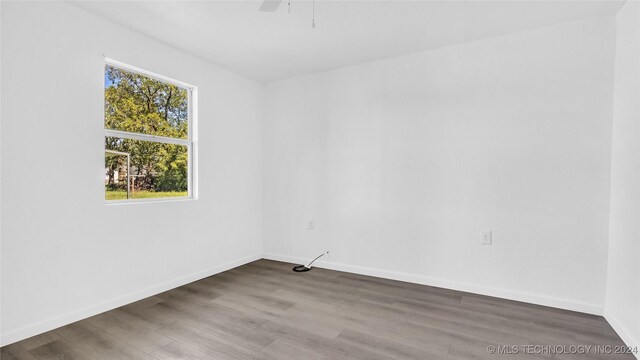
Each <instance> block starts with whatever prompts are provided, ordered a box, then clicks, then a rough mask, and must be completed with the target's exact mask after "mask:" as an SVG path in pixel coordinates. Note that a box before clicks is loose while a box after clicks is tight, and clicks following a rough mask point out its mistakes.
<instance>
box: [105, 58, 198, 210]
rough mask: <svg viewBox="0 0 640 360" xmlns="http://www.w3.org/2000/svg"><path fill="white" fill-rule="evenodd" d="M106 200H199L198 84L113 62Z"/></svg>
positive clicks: (108, 79) (108, 72)
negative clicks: (196, 177)
mask: <svg viewBox="0 0 640 360" xmlns="http://www.w3.org/2000/svg"><path fill="white" fill-rule="evenodd" d="M104 81H105V84H104V104H105V107H104V132H105V138H104V141H105V143H104V145H105V147H104V149H105V152H104V155H105V162H104V163H105V187H104V189H105V199H106V200H107V201H108V202H129V201H130V202H134V201H140V200H141V199H142V200H150V199H156V200H157V199H184V198H194V186H193V178H194V176H193V174H194V171H193V170H194V169H193V164H194V161H193V157H194V140H193V133H194V129H193V127H194V125H193V115H192V113H193V108H192V104H193V98H194V88H193V87H192V86H190V85H186V84H183V83H181V82H178V81H174V80H170V79H166V78H164V77H161V76H158V75H154V74H151V73H148V72H146V71H143V70H140V69H136V68H133V67H131V66H127V65H124V64H121V63H117V62H115V61H111V60H107V62H106V65H105V70H104Z"/></svg>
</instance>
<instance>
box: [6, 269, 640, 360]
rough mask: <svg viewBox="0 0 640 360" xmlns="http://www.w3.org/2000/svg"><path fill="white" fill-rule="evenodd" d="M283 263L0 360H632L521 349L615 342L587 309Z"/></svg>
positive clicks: (163, 297)
mask: <svg viewBox="0 0 640 360" xmlns="http://www.w3.org/2000/svg"><path fill="white" fill-rule="evenodd" d="M291 267H292V265H291V264H287V263H281V262H275V261H268V260H259V261H256V262H253V263H251V264H247V265H244V266H241V267H239V268H236V269H233V270H230V271H227V272H224V273H221V274H218V275H215V276H211V277H208V278H205V279H202V280H200V281H196V282H194V283H191V284H188V285H185V286H182V287H180V288H176V289H173V290H171V291H167V292H165V293H162V294H159V295H157V296H153V297H150V298H147V299H144V300H141V301H138V302H136V303H133V304H129V305H126V306H123V307H121V308H118V309H115V310H111V311H108V312H106V313H103V314H100V315H96V316H94V317H91V318H88V319H85V320H82V321H79V322H76V323H73V324H70V325H67V326H64V327H61V328H59V329H56V330H53V331H50V332H47V333H45V334H42V335H38V336H35V337H32V338H30V339H26V340H23V341H20V342H18V343H15V344H12V345H9V346H6V347H3V348H2V349H1V355H2V360H12V359H19V360H34V359H56V360H62V359H64V360H69V359H91V360H119V359H147V360H158V359H160V360H170V359H189V360H204V359H265V360H266V359H281V360H288V359H296V360H298V359H306V360H316V359H317V360H329V359H399V360H400V359H419V360H424V359H434V360H437V359H465V360H466V359H523V360H524V359H558V360H567V359H614V360H617V359H619V360H627V359H629V360H631V359H634V357H633V355H630V354H623V355H611V354H596V348H591V349H590V351H589V352H590V353H588V354H567V352H575V351H574V350H578V349H573V348H568V347H562V348H558V347H554V349H556V352H558V350H564V351H560V352H565V354H559V353H556V354H550V353H549V352H550V351H546V350H549V349H550V348H542V349H541V348H534V347H530V348H524V347H523V346H524V345H610V346H616V345H618V346H624V344H623V343H622V341H621V340H620V338H619V337H618V336H617V334H616V333H615V332H614V331H613V329H612V328H611V326H609V324H608V323H607V322H606V321H605V320H604V319H603V318H602V317H599V316H592V315H586V314H581V313H576V312H570V311H564V310H558V309H553V308H547V307H542V306H536V305H530V304H525V303H519V302H514V301H508V300H502V299H496V298H491V297H486V296H480V295H474V294H468V293H462V292H458V291H453V290H446V289H440V288H434V287H429V286H422V285H416V284H410V283H403V282H398V281H392V280H384V279H379V278H373V277H367V276H361V275H354V274H348V273H342V272H337V271H331V270H324V269H319V268H314V269H313V270H312V271H310V272H306V273H294V272H292V271H291ZM490 345H508V346H509V349H510V350H512V351H511V352H512V354H510V355H504V354H490V353H489V351H488V349H487V347H488V346H490ZM511 346H516V349H517V351H518V354H513V352H515V351H514V350H513V349H512V348H511ZM545 349H546V350H545ZM585 349H586V348H585ZM599 349H600V348H599ZM525 350H526V351H528V352H529V354H524V353H523V351H525ZM541 350H545V351H543V353H542V354H539V352H540V351H541ZM601 350H606V348H605V349H601ZM601 352H605V351H601ZM536 353H537V354H536Z"/></svg>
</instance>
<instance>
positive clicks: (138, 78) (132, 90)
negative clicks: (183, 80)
mask: <svg viewBox="0 0 640 360" xmlns="http://www.w3.org/2000/svg"><path fill="white" fill-rule="evenodd" d="M104 86H105V89H104V92H105V114H104V126H105V128H106V129H111V130H120V131H127V132H132V133H140V134H146V135H157V136H165V137H171V138H178V139H187V138H188V134H189V130H188V126H189V92H188V91H187V90H186V89H184V88H181V87H179V86H176V85H172V84H169V83H166V82H163V81H160V80H156V79H153V78H150V77H148V76H145V75H141V74H138V73H134V72H131V71H127V70H123V69H120V68H117V67H115V66H112V65H106V67H105V74H104Z"/></svg>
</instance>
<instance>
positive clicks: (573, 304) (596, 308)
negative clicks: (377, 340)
mask: <svg viewBox="0 0 640 360" xmlns="http://www.w3.org/2000/svg"><path fill="white" fill-rule="evenodd" d="M263 257H264V258H265V259H269V260H277V261H284V262H288V263H294V264H306V263H308V262H309V260H310V259H304V258H298V257H292V256H286V255H278V254H270V253H266V254H264V256H263ZM314 266H316V267H319V268H325V269H331V270H338V271H344V272H349V273H354V274H361V275H368V276H375V277H379V278H385V279H391V280H398V281H405V282H410V283H416V284H422V285H429V286H435V287H440V288H445V289H451V290H458V291H464V292H469V293H474V294H479V295H486V296H493V297H497V298H502V299H508V300H515V301H522V302H526V303H530V304H536V305H543V306H549V307H554V308H559V309H565V310H571V311H578V312H582V313H587V314H593V315H602V314H603V311H604V308H603V306H602V305H598V304H589V303H584V302H580V301H575V300H570V299H562V298H556V297H550V296H546V295H538V294H531V293H525V292H520V291H513V290H508V289H499V288H492V287H486V286H479V285H474V284H468V283H459V282H453V281H448V280H442V279H435V278H431V277H426V276H421V275H414V274H408V273H402V272H395V271H387V270H380V269H374V268H368V267H362V266H354V265H347V264H340V263H335V262H328V261H320V260H318V261H317V262H315V263H314Z"/></svg>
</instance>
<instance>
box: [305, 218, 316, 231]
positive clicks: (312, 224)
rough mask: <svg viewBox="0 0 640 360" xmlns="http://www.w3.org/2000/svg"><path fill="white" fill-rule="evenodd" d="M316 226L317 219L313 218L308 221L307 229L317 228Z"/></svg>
mask: <svg viewBox="0 0 640 360" xmlns="http://www.w3.org/2000/svg"><path fill="white" fill-rule="evenodd" d="M315 228H316V221H315V220H313V219H310V220H309V221H307V230H315Z"/></svg>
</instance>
